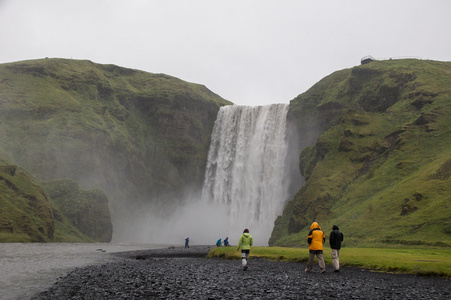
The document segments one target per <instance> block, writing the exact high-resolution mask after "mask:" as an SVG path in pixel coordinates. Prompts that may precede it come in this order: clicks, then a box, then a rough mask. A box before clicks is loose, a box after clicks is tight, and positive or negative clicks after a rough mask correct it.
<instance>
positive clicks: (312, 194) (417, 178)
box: [270, 60, 451, 246]
mask: <svg viewBox="0 0 451 300" xmlns="http://www.w3.org/2000/svg"><path fill="white" fill-rule="evenodd" d="M450 69H451V65H450V64H449V63H447V62H428V61H418V60H399V61H377V62H376V61H375V62H372V63H371V64H366V65H362V66H358V67H354V68H352V69H347V70H341V71H337V72H335V73H333V74H331V75H329V76H327V77H325V78H324V79H322V80H321V81H319V82H318V83H317V84H315V85H314V86H313V87H312V88H311V89H309V90H308V91H307V92H305V93H303V94H301V95H299V96H298V97H296V98H295V99H293V100H292V101H291V102H290V112H289V116H290V118H289V119H290V122H291V124H294V125H293V126H294V127H296V128H297V130H298V132H299V135H300V137H301V140H303V142H304V144H305V145H304V148H303V151H302V153H301V155H300V158H299V166H300V171H301V174H302V175H303V176H304V178H305V180H306V183H305V185H304V186H302V188H301V189H300V190H299V191H298V193H296V195H295V196H294V197H293V199H292V200H291V201H289V202H288V203H287V205H286V208H285V210H284V212H283V214H282V216H281V217H280V218H278V219H277V220H276V222H275V227H274V231H273V234H272V237H271V239H270V245H295V246H298V245H302V244H304V241H303V237H304V236H305V234H306V233H307V232H308V225H309V224H311V223H312V222H313V221H320V222H321V223H322V224H323V225H325V226H326V227H329V226H330V227H332V225H333V224H336V223H337V222H338V223H341V224H342V226H340V228H343V229H344V230H347V231H348V232H349V233H350V234H352V235H355V236H359V239H358V240H359V241H360V240H362V239H365V238H366V237H367V236H371V237H372V239H373V240H380V241H384V242H385V241H387V240H389V239H387V238H385V237H384V236H383V235H384V234H379V232H388V231H395V228H396V227H397V226H399V227H405V226H406V225H407V224H409V225H408V226H411V227H412V228H414V230H413V231H408V232H407V231H406V232H405V233H403V235H404V237H403V238H402V239H401V238H400V239H398V241H402V242H403V243H406V244H410V243H416V244H425V245H433V244H434V243H436V242H435V241H432V240H428V239H426V238H424V239H423V238H421V239H420V240H416V239H415V238H413V235H415V234H417V236H426V235H424V234H422V233H423V232H426V228H425V227H429V229H428V230H434V232H438V234H439V235H440V240H445V241H446V242H445V244H447V245H449V244H450V243H451V239H450V235H449V230H446V229H445V230H444V229H443V226H441V225H438V224H445V225H444V227H445V228H448V224H449V220H448V219H449V218H448V216H447V215H446V214H445V213H444V210H439V211H432V210H431V209H430V208H431V207H433V206H434V205H436V207H444V206H446V204H444V203H447V199H446V196H444V195H445V194H446V193H448V192H449V191H450V190H449V188H445V189H446V192H445V193H443V192H438V191H439V190H441V189H442V188H443V186H444V182H445V181H449V178H450V176H449V167H448V165H449V163H448V160H449V153H448V152H449V150H447V149H449V147H450V144H449V141H450V140H451V138H450V134H449V130H448V129H447V128H449V126H451V123H450V118H449V113H450V111H451V107H450V103H451V102H450V101H449V97H450V90H449V86H450V84H451V77H450V76H449V74H450ZM449 186H451V184H450V185H449ZM414 194H421V195H423V197H422V199H423V200H422V201H421V202H417V201H412V200H410V201H406V200H405V199H412V195H414ZM426 202H428V204H426ZM388 207H390V209H387V208H388ZM345 208H346V209H345ZM357 212H358V213H357ZM423 216H428V217H426V219H428V221H427V223H426V224H427V225H425V226H423V227H422V226H420V225H422V224H424V222H425V220H424V217H423ZM389 219H390V220H394V219H396V220H397V222H398V223H397V222H394V223H392V224H390V223H389V222H384V221H381V222H378V221H375V220H389ZM432 219H434V221H432ZM400 224H402V225H400ZM432 224H436V225H432ZM357 228H358V229H357ZM374 228H378V229H379V230H377V233H376V235H379V236H378V237H374V230H373V229H374ZM419 232H422V233H419ZM399 234H400V233H399V232H396V234H395V235H399ZM388 236H390V235H388ZM411 239H415V240H413V241H411ZM436 240H438V239H436Z"/></svg>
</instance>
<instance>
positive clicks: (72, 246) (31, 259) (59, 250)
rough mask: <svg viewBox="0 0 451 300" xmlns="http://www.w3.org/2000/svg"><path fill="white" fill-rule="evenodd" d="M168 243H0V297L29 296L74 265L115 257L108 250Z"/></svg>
mask: <svg viewBox="0 0 451 300" xmlns="http://www.w3.org/2000/svg"><path fill="white" fill-rule="evenodd" d="M168 246H170V245H167V244H164V245H163V244H132V243H130V244H128V243H87V244H85V243H50V244H38V243H33V244H21V243H0V291H1V295H0V299H2V300H10V299H29V298H30V297H32V296H33V295H35V294H36V293H39V292H41V291H43V290H45V289H47V288H48V287H50V286H51V285H52V284H53V283H54V282H55V281H57V280H58V278H60V277H62V276H64V275H66V274H67V273H68V272H69V271H71V270H73V269H74V268H78V267H83V266H87V265H94V264H99V263H104V262H107V261H114V260H115V259H118V258H117V257H115V256H114V255H109V254H110V253H114V252H123V251H133V250H143V249H158V248H166V247H168Z"/></svg>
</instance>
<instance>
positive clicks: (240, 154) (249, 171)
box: [202, 104, 290, 245]
mask: <svg viewBox="0 0 451 300" xmlns="http://www.w3.org/2000/svg"><path fill="white" fill-rule="evenodd" d="M287 112H288V105H287V104H273V105H268V106H256V107H250V106H237V105H232V106H224V107H221V108H220V110H219V112H218V116H217V119H216V122H215V124H214V128H213V132H212V136H211V144H210V150H209V154H208V162H207V168H206V172H205V181H204V186H203V189H202V200H203V201H206V202H207V203H210V204H211V203H212V204H213V205H215V206H217V207H221V209H218V213H221V214H226V217H227V220H228V228H227V231H228V232H230V235H233V236H236V235H238V237H239V235H240V234H241V232H242V231H243V229H244V228H249V230H250V233H251V235H252V236H253V237H254V241H255V243H256V244H258V245H267V242H268V240H269V238H270V235H271V232H272V229H273V227H274V221H275V219H276V218H277V216H278V215H280V214H281V213H282V210H283V207H284V205H285V203H286V201H287V200H288V197H289V196H290V195H289V186H290V175H289V174H288V172H289V171H288V169H289V166H287V155H288V137H287V124H286V115H287ZM222 208H224V209H222Z"/></svg>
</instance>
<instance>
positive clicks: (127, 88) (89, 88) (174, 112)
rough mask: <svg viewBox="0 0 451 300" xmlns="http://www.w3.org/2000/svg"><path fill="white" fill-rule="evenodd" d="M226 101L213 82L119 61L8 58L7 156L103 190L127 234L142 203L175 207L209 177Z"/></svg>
mask: <svg viewBox="0 0 451 300" xmlns="http://www.w3.org/2000/svg"><path fill="white" fill-rule="evenodd" d="M227 104H231V103H230V102H228V101H226V100H224V99H222V98H221V97H219V96H218V95H216V94H214V93H213V92H211V91H210V90H208V89H207V88H206V87H205V86H202V85H199V84H193V83H188V82H185V81H182V80H180V79H177V78H174V77H171V76H167V75H164V74H151V73H147V72H142V71H138V70H132V69H126V68H121V67H118V66H115V65H101V64H95V63H93V62H91V61H80V60H69V59H41V60H32V61H22V62H15V63H8V64H2V65H0V156H3V157H5V158H7V159H8V160H9V161H11V162H13V163H14V164H16V165H18V166H20V167H22V168H24V169H25V170H27V171H28V172H30V174H32V175H33V176H35V177H37V178H39V179H40V180H43V181H52V180H58V179H60V178H70V179H72V180H75V181H76V182H77V183H78V184H80V186H82V187H83V188H85V189H96V188H100V189H102V190H103V191H105V193H106V194H107V196H108V199H109V201H110V202H109V206H110V209H111V215H112V218H113V224H114V225H115V233H117V236H118V238H123V237H125V238H127V237H130V236H131V233H133V232H134V231H136V230H139V229H137V227H136V226H137V225H136V224H133V220H137V215H139V214H141V213H142V212H143V211H144V210H143V208H144V207H145V210H146V211H152V210H153V211H154V212H155V211H157V210H159V209H162V208H163V207H164V208H168V207H171V206H176V205H178V204H179V203H180V201H181V200H180V199H181V198H182V196H183V195H184V194H185V193H186V192H187V190H189V189H195V188H197V187H198V186H199V185H201V184H202V181H203V176H204V170H205V164H206V160H207V154H208V149H209V144H210V135H211V130H212V128H213V124H214V121H215V119H216V114H217V112H218V110H219V107H220V106H222V105H227ZM150 204H151V205H150ZM143 217H147V216H143Z"/></svg>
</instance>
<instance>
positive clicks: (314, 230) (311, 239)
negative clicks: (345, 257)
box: [305, 222, 326, 273]
mask: <svg viewBox="0 0 451 300" xmlns="http://www.w3.org/2000/svg"><path fill="white" fill-rule="evenodd" d="M325 241H326V235H325V234H324V232H323V231H322V230H321V227H320V226H319V224H318V223H317V222H313V223H312V226H310V232H309V233H308V237H307V242H308V243H309V245H310V246H309V257H308V263H307V268H306V269H305V272H306V273H308V272H311V271H312V268H313V260H314V258H315V255H316V257H318V265H319V267H320V269H321V273H324V272H326V264H325V263H324V256H323V244H324V242H325Z"/></svg>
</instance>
